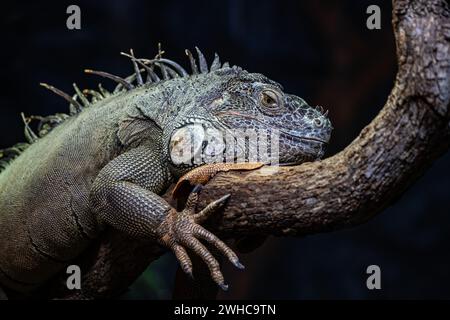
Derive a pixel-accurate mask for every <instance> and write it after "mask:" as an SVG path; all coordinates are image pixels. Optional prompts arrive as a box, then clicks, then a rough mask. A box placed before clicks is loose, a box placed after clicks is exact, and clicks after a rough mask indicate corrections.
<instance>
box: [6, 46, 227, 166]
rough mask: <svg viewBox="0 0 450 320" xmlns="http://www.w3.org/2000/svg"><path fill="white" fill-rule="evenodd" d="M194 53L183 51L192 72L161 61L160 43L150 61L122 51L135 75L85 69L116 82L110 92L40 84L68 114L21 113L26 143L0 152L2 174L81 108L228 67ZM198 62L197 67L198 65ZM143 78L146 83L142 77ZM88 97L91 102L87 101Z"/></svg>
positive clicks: (197, 49)
mask: <svg viewBox="0 0 450 320" xmlns="http://www.w3.org/2000/svg"><path fill="white" fill-rule="evenodd" d="M195 51H196V53H197V59H196V58H195V57H194V55H193V54H192V52H191V51H189V50H188V49H186V50H185V53H186V55H187V57H188V60H189V64H190V67H191V73H188V72H187V71H186V70H185V69H184V68H183V67H182V66H181V65H180V64H178V63H176V62H175V61H173V60H170V59H166V58H163V57H162V56H163V54H164V51H163V50H162V49H161V44H160V43H159V44H158V53H157V54H156V56H155V57H154V58H153V59H144V58H136V56H135V55H134V52H133V49H130V52H129V53H125V52H121V54H122V55H123V56H126V57H128V58H129V59H130V60H131V63H132V64H133V69H134V72H133V73H132V74H131V75H130V76H128V77H126V78H122V77H119V76H116V75H113V74H110V73H108V72H104V71H96V70H91V69H86V70H84V71H85V72H86V73H88V74H95V75H99V76H101V77H104V78H107V79H110V80H113V81H114V82H116V83H117V85H116V87H115V89H114V90H113V91H112V92H109V91H108V90H106V89H105V88H103V86H102V84H101V83H100V84H99V85H98V90H93V89H84V90H80V88H79V87H78V86H77V84H76V83H74V84H73V88H74V90H75V93H74V94H73V95H69V94H67V93H65V92H63V91H62V90H60V89H58V88H55V87H54V86H51V85H49V84H46V83H40V85H41V86H43V87H44V88H46V89H48V90H50V91H52V92H53V93H55V94H57V95H58V96H60V97H62V98H64V99H65V100H67V101H68V102H69V114H65V113H57V114H54V115H50V116H46V117H42V116H29V117H25V115H24V114H23V113H22V114H21V116H22V120H23V123H24V134H25V138H26V140H27V141H28V143H20V144H17V145H15V146H13V147H11V148H8V149H4V150H0V171H2V170H3V169H4V168H5V167H6V166H7V165H8V164H9V163H10V162H11V161H12V160H13V159H15V158H16V157H17V156H19V155H20V154H21V153H22V152H23V151H24V150H25V149H26V148H27V147H28V146H29V145H30V144H32V143H34V142H35V141H36V140H38V139H39V138H42V137H43V136H45V135H46V134H47V133H49V132H50V131H51V130H52V129H53V128H55V127H56V126H58V125H59V124H61V123H62V122H64V121H65V120H66V119H67V118H69V117H70V116H73V115H76V114H78V113H80V112H81V111H83V109H84V108H86V107H89V106H90V105H92V104H94V103H95V102H98V101H100V100H103V99H105V98H107V97H109V96H111V95H114V94H116V93H119V92H122V91H128V90H132V89H134V88H136V87H139V86H142V85H144V84H147V83H157V82H161V81H166V80H170V79H174V78H179V77H189V76H191V75H197V74H206V73H208V72H213V71H216V70H219V69H222V68H229V67H230V65H229V63H228V62H225V63H224V64H222V63H221V62H220V58H219V55H218V54H217V53H215V54H214V60H213V62H212V63H211V66H209V67H208V63H207V61H206V58H205V56H204V55H203V53H202V52H201V51H200V49H199V48H198V47H195ZM197 62H198V65H197ZM144 75H145V80H144V78H143V76H144ZM89 98H90V99H89ZM32 121H38V124H37V134H36V133H35V132H34V131H33V130H32V129H31V127H30V123H31V122H32Z"/></svg>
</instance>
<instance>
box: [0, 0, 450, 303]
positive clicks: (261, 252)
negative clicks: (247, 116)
mask: <svg viewBox="0 0 450 320" xmlns="http://www.w3.org/2000/svg"><path fill="white" fill-rule="evenodd" d="M69 4H77V5H79V6H80V7H81V26H82V29H81V30H74V31H71V30H68V29H67V28H66V19H67V17H68V15H67V14H66V8H67V6H68V5H69ZM371 4H377V5H379V6H380V7H381V13H382V29H381V30H373V31H371V30H368V29H367V28H366V19H367V17H368V15H367V14H366V8H367V7H368V6H369V5H371ZM390 11H391V4H390V1H375V0H368V1H365V0H364V1H360V0H359V1H348V0H347V1H342V0H339V1H338V0H336V1H313V0H311V1H301V2H300V1H275V0H272V1H269V0H260V1H242V0H230V1H223V2H220V1H199V2H197V1H186V0H178V1H166V0H165V1H160V2H154V1H117V0H115V1H95V2H94V1H76V2H75V1H74V2H72V3H69V2H63V1H58V3H57V2H56V1H52V2H50V1H48V2H44V1H39V2H35V3H26V2H17V3H16V4H14V5H12V4H11V3H10V4H6V3H2V10H1V28H0V40H1V43H2V49H1V51H0V55H1V59H0V63H1V68H0V70H1V74H2V76H1V87H0V88H1V89H0V90H1V91H0V92H1V93H0V148H3V147H7V146H10V145H12V144H14V143H16V142H18V141H23V140H24V137H23V125H22V123H21V120H20V117H19V113H20V112H21V111H23V112H25V114H27V115H29V114H41V115H47V114H52V113H56V112H67V108H68V106H67V103H65V102H64V101H63V100H62V99H61V98H59V97H57V96H56V95H53V94H51V93H50V92H47V91H46V90H44V89H42V88H40V87H39V86H38V83H39V82H41V81H44V82H48V83H50V84H54V85H55V86H57V87H59V88H60V89H63V90H64V91H67V92H69V93H72V92H73V91H72V87H71V85H72V82H77V83H78V84H79V85H80V86H81V87H83V88H85V87H94V86H96V84H97V83H98V81H100V78H96V77H93V76H89V75H84V74H83V72H82V70H83V69H84V68H93V69H97V70H105V71H109V72H111V73H114V74H118V75H123V76H125V75H128V74H130V73H131V71H132V69H131V65H130V63H129V61H128V59H126V58H124V57H121V56H120V55H119V52H120V51H127V50H128V49H129V48H134V50H135V52H136V54H137V55H138V56H145V57H153V56H154V55H155V53H156V48H157V43H158V42H162V44H163V49H165V50H166V52H167V54H166V56H167V57H170V58H172V59H174V60H176V61H181V62H182V63H183V64H184V65H185V66H187V63H186V62H187V61H186V58H185V56H184V48H193V46H194V45H198V46H199V47H200V48H202V49H203V51H204V53H205V54H206V55H207V57H209V59H210V60H211V59H212V55H213V53H214V51H217V52H218V53H219V54H220V55H221V57H222V60H229V61H230V62H231V63H232V64H236V65H239V66H241V67H243V68H245V69H247V70H248V71H254V72H260V73H263V74H265V75H266V76H268V77H270V78H272V79H274V80H276V81H278V82H280V83H281V84H283V86H284V87H285V89H286V91H287V92H290V93H295V94H297V95H299V96H301V97H303V98H305V100H306V101H308V102H309V103H310V104H314V105H316V104H319V105H323V106H324V107H325V108H328V109H329V110H330V117H331V120H332V122H333V125H334V127H335V129H334V134H333V137H332V141H331V145H330V147H329V151H328V155H332V154H334V153H336V152H338V151H340V150H342V149H343V148H344V147H345V146H346V145H348V144H349V143H350V142H351V141H352V140H353V139H354V138H355V137H356V136H357V135H358V133H359V131H360V130H361V129H362V128H363V127H364V126H365V125H367V124H368V123H369V122H370V121H371V119H372V118H373V117H374V116H375V115H376V114H377V113H378V111H379V110H380V108H381V107H382V105H383V104H384V102H385V99H386V97H387V95H388V94H389V91H390V89H391V87H392V84H393V81H394V77H395V71H396V64H395V47H394V39H393V33H392V27H391V23H390V20H391V14H390ZM102 82H103V84H104V85H105V86H106V87H108V88H112V87H113V84H112V83H109V82H108V81H106V80H103V79H102ZM449 164H450V154H447V155H446V156H444V157H443V158H441V159H440V160H438V161H436V162H435V163H434V165H433V167H432V168H431V169H430V170H429V171H428V172H427V173H426V174H425V175H424V176H423V177H422V178H421V179H420V180H419V181H418V182H417V183H416V184H415V185H414V186H413V187H412V188H411V189H410V190H408V191H407V192H406V193H405V194H404V196H403V197H402V198H401V199H400V200H398V201H397V202H396V203H395V204H393V205H392V206H391V207H390V208H388V209H387V210H385V211H384V212H383V213H382V214H380V215H379V216H377V217H376V218H374V219H372V220H371V221H370V222H369V223H367V224H365V225H363V226H360V227H357V228H354V229H351V230H344V231H339V232H333V233H328V234H319V235H314V236H308V237H305V238H283V239H280V238H271V239H270V240H269V241H267V242H266V243H265V245H264V246H262V247H261V248H259V249H257V250H256V251H255V252H254V253H251V254H248V255H242V260H243V262H244V264H245V265H246V267H247V269H246V270H245V271H244V272H241V271H236V270H234V269H233V268H231V267H230V266H229V265H228V264H226V263H225V264H224V267H223V268H224V272H225V277H226V279H227V281H228V282H229V283H230V285H231V286H230V290H229V291H228V292H226V293H221V294H220V296H219V297H220V298H223V299H229V298H266V299H272V298H276V299H281V298H288V299H329V298H337V299H341V298H343V299H348V298H352V299H353V298H357V299H359V298H450V272H449V268H450V257H449V254H448V246H449V244H450V223H449V222H450V215H449V208H448V203H449V197H450V190H449V187H450V183H449V181H450V180H449V177H450V168H449ZM30 165H32V164H30ZM142 254H145V253H144V252H143V253H142ZM371 264H376V265H379V266H380V267H381V272H382V290H378V291H377V290H375V291H369V290H368V289H367V288H366V284H365V283H366V278H367V274H366V273H365V271H366V268H367V266H369V265H371ZM175 270H176V263H175V260H174V258H173V257H172V255H170V254H168V255H165V256H164V257H162V258H161V259H160V260H159V261H158V262H156V263H154V264H153V265H152V266H151V267H150V268H149V269H148V270H147V272H146V273H145V274H144V275H143V276H142V277H141V278H140V279H139V280H138V281H137V282H136V283H135V284H134V285H133V286H132V287H131V288H130V290H129V292H128V293H127V294H126V295H125V296H124V298H125V299H126V298H170V296H171V290H172V286H173V275H174V272H175ZM117 276H120V275H117Z"/></svg>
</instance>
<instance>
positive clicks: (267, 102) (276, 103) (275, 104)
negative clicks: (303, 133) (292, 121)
mask: <svg viewBox="0 0 450 320" xmlns="http://www.w3.org/2000/svg"><path fill="white" fill-rule="evenodd" d="M260 102H261V104H262V105H263V106H264V108H265V109H267V110H269V111H276V110H277V109H279V108H280V107H281V105H282V100H281V97H280V94H279V93H278V92H275V91H274V90H269V89H267V90H264V91H262V92H261V96H260Z"/></svg>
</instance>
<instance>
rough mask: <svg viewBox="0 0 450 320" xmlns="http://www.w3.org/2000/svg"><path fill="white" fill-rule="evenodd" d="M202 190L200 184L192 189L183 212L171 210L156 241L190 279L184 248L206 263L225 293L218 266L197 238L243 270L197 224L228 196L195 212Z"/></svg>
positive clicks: (232, 257) (237, 259)
mask: <svg viewBox="0 0 450 320" xmlns="http://www.w3.org/2000/svg"><path fill="white" fill-rule="evenodd" d="M201 189H202V187H201V185H197V186H196V187H195V188H194V190H192V192H191V194H190V195H189V197H188V200H187V202H186V207H185V208H184V210H183V211H181V212H177V211H176V210H175V209H172V210H171V211H170V212H169V214H168V215H167V217H166V218H165V220H164V221H163V223H162V224H161V226H160V227H159V229H158V234H160V235H162V236H161V237H160V239H159V242H160V243H161V244H162V245H164V246H166V247H168V248H169V249H170V250H172V251H173V253H174V254H175V256H176V258H177V260H178V261H179V263H180V266H181V268H182V269H183V271H184V272H185V273H187V274H188V275H189V276H190V277H191V278H193V274H192V262H191V259H190V258H189V255H188V254H187V252H186V249H185V248H188V249H190V250H192V251H193V252H194V253H196V254H197V255H198V256H199V257H200V258H201V259H202V260H203V261H204V262H205V263H206V265H207V266H208V268H209V271H210V273H211V277H212V279H213V280H214V282H216V283H217V284H218V285H219V286H220V287H221V288H222V289H223V290H227V289H228V285H226V284H225V283H224V278H223V275H222V272H221V271H220V265H219V263H218V262H217V260H216V258H214V256H213V255H212V254H211V253H210V252H209V250H208V249H207V248H206V247H205V246H204V245H203V244H202V243H201V242H200V241H199V239H201V240H205V241H207V242H209V243H211V244H212V245H214V246H215V247H216V248H217V249H218V250H219V251H220V252H221V253H222V254H224V255H225V256H226V257H227V258H228V259H229V260H230V261H231V263H233V264H234V265H235V266H236V267H237V268H239V269H244V266H243V265H242V264H241V263H240V262H239V258H238V257H237V255H236V254H235V253H234V252H233V251H232V250H231V249H230V248H229V247H228V246H227V245H226V244H225V243H224V242H223V241H221V240H220V239H219V238H217V237H216V236H215V235H214V234H212V233H211V232H209V231H208V230H206V229H205V228H203V227H202V226H201V225H200V224H201V223H202V222H204V221H205V220H206V219H207V218H208V217H209V216H211V214H213V213H214V212H216V211H217V210H218V209H220V208H221V207H222V206H223V205H224V204H225V203H226V201H227V199H228V198H229V197H230V195H229V194H228V195H225V196H223V197H222V198H220V199H218V200H216V201H213V202H211V203H210V204H209V205H208V206H206V207H205V208H204V209H203V210H201V211H200V212H198V213H196V212H195V211H194V210H195V206H196V204H197V201H198V198H199V193H200V191H201Z"/></svg>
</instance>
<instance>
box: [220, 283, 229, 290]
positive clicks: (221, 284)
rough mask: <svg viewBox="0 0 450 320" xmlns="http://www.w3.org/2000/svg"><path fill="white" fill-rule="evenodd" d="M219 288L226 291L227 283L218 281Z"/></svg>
mask: <svg viewBox="0 0 450 320" xmlns="http://www.w3.org/2000/svg"><path fill="white" fill-rule="evenodd" d="M219 287H220V289H222V290H223V291H227V290H228V285H227V284H225V283H220V284H219Z"/></svg>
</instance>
